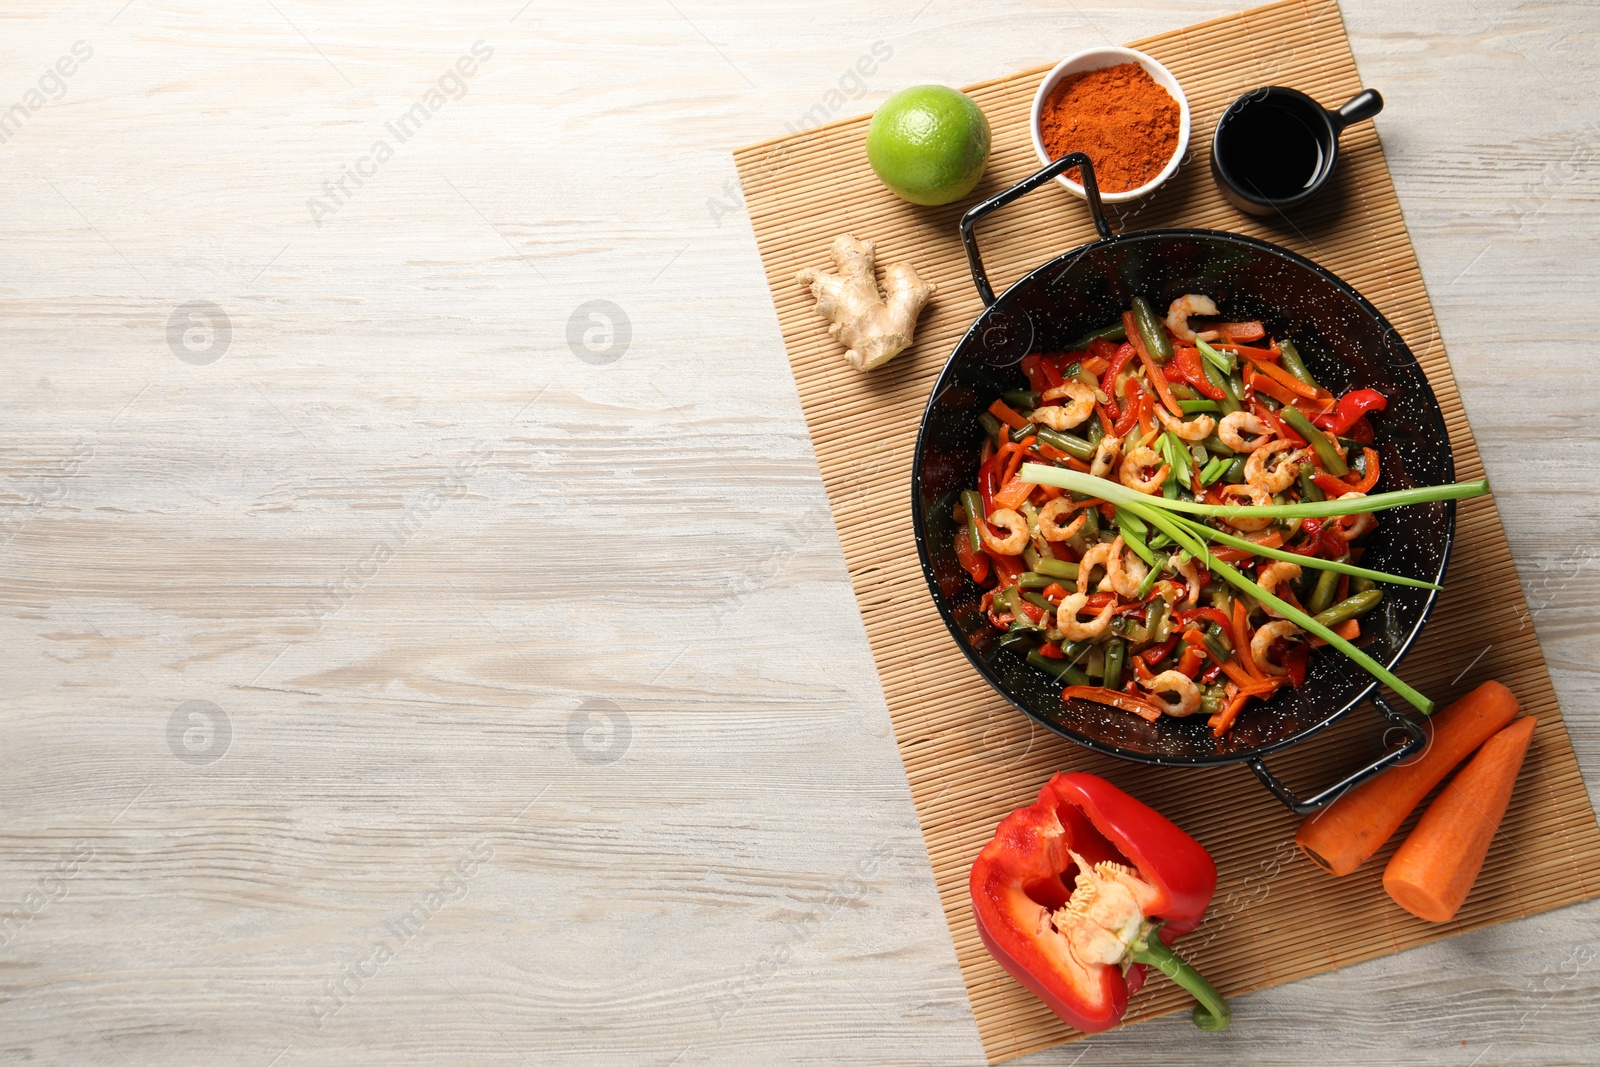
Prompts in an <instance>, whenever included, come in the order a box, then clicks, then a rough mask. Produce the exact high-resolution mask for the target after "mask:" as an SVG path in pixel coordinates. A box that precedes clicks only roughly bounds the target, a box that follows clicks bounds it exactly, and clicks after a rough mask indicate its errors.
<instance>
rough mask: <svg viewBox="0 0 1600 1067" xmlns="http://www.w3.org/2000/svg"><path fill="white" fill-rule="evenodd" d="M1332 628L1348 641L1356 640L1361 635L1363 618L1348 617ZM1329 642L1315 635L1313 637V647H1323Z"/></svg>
mask: <svg viewBox="0 0 1600 1067" xmlns="http://www.w3.org/2000/svg"><path fill="white" fill-rule="evenodd" d="M1331 629H1332V630H1333V632H1334V633H1336V634H1338V635H1339V636H1340V637H1342V638H1344V639H1345V640H1346V641H1354V640H1355V639H1356V638H1358V637H1360V636H1361V620H1360V619H1346V620H1344V622H1341V623H1340V624H1339V625H1338V626H1334V627H1332V628H1331ZM1327 643H1328V642H1326V641H1324V640H1323V639H1322V638H1320V637H1313V638H1312V639H1311V647H1312V648H1322V647H1323V646H1324V645H1326V644H1327Z"/></svg>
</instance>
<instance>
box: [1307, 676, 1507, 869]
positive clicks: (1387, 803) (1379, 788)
mask: <svg viewBox="0 0 1600 1067" xmlns="http://www.w3.org/2000/svg"><path fill="white" fill-rule="evenodd" d="M1516 715H1517V698H1516V696H1514V695H1513V694H1512V692H1511V690H1509V689H1507V688H1506V687H1505V686H1503V685H1501V684H1500V683H1499V682H1484V683H1483V684H1482V685H1480V686H1479V687H1478V688H1476V689H1474V690H1473V691H1472V692H1470V693H1468V694H1467V695H1466V696H1464V697H1462V698H1461V699H1460V700H1457V701H1456V702H1455V703H1454V704H1451V705H1450V706H1449V707H1448V708H1445V709H1444V710H1443V711H1440V712H1436V713H1435V714H1434V716H1433V718H1432V719H1431V720H1429V721H1428V722H1427V723H1425V724H1424V726H1423V729H1425V730H1427V731H1428V747H1427V749H1426V750H1425V751H1424V752H1423V753H1422V755H1421V756H1418V757H1417V758H1415V759H1413V760H1410V761H1408V762H1406V763H1403V764H1401V765H1400V766H1398V767H1395V768H1394V769H1393V770H1390V771H1386V772H1385V773H1383V774H1381V775H1379V776H1378V777H1376V778H1374V779H1372V780H1371V781H1368V782H1364V783H1362V784H1361V785H1358V786H1356V787H1355V788H1354V789H1352V790H1350V791H1349V792H1348V793H1346V794H1344V795H1343V796H1341V797H1340V798H1339V799H1338V800H1335V801H1334V802H1333V803H1332V804H1329V805H1328V806H1327V807H1325V808H1323V809H1322V810H1321V811H1319V812H1317V813H1316V814H1315V815H1312V816H1310V817H1309V818H1307V819H1306V821H1305V822H1303V823H1301V824H1300V829H1299V830H1298V831H1297V832H1296V833H1295V835H1294V843H1295V844H1296V845H1298V846H1300V851H1302V852H1304V853H1305V854H1306V855H1307V856H1309V857H1310V858H1311V860H1312V861H1313V862H1314V863H1317V864H1319V865H1321V866H1322V867H1325V868H1327V869H1328V870H1329V871H1332V872H1333V873H1334V874H1336V875H1339V876H1340V877H1343V876H1344V875H1347V874H1349V873H1350V872H1351V871H1353V870H1355V869H1356V868H1357V867H1359V866H1361V865H1362V864H1363V863H1365V862H1366V861H1367V860H1368V859H1370V858H1371V856H1372V854H1373V853H1374V852H1376V851H1378V849H1380V848H1382V847H1383V843H1384V842H1385V841H1387V840H1389V837H1390V836H1391V835H1392V834H1393V833H1394V832H1395V831H1396V830H1398V829H1399V828H1400V824H1401V823H1402V822H1404V821H1405V818H1406V816H1407V815H1409V814H1410V813H1411V809H1412V808H1414V807H1416V806H1417V804H1418V803H1419V802H1420V801H1421V800H1422V798H1423V797H1425V796H1427V795H1428V793H1429V792H1430V791H1431V790H1432V789H1433V787H1434V786H1436V785H1438V784H1439V783H1440V782H1441V781H1442V780H1443V779H1444V776H1445V775H1447V774H1449V773H1450V770H1451V768H1453V767H1454V766H1455V765H1456V764H1458V763H1460V762H1461V761H1462V760H1463V759H1465V758H1466V757H1467V755H1468V754H1469V753H1470V752H1472V751H1473V750H1474V749H1476V748H1477V747H1478V746H1479V745H1481V744H1483V743H1484V742H1485V741H1487V740H1488V739H1489V738H1490V737H1491V736H1493V735H1494V734H1496V733H1498V732H1499V731H1501V730H1503V729H1505V728H1506V726H1507V725H1509V724H1510V722H1511V720H1512V719H1514V718H1516Z"/></svg>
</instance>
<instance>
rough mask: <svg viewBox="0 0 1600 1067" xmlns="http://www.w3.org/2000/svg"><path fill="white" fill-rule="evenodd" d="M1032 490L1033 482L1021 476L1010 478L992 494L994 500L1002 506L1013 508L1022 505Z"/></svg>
mask: <svg viewBox="0 0 1600 1067" xmlns="http://www.w3.org/2000/svg"><path fill="white" fill-rule="evenodd" d="M1033 490H1034V483H1033V482H1025V481H1023V480H1022V479H1021V478H1012V479H1011V480H1010V481H1008V482H1006V484H1005V485H1004V486H1003V487H1002V488H1001V489H1000V491H999V492H998V493H996V494H995V495H994V502H995V503H996V504H999V505H1000V506H1001V507H1003V508H1011V509H1012V510H1015V509H1017V508H1019V507H1021V506H1022V502H1023V501H1024V500H1026V499H1028V497H1029V495H1030V494H1032V492H1033Z"/></svg>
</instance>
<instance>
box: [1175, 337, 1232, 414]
mask: <svg viewBox="0 0 1600 1067" xmlns="http://www.w3.org/2000/svg"><path fill="white" fill-rule="evenodd" d="M1161 373H1163V374H1165V375H1166V376H1167V381H1169V382H1187V383H1188V384H1190V385H1192V386H1194V388H1195V389H1196V390H1198V391H1199V393H1200V395H1201V396H1203V397H1205V398H1206V399H1208V400H1222V399H1224V398H1225V397H1226V396H1227V395H1228V394H1227V393H1225V392H1223V391H1222V390H1221V389H1219V388H1217V387H1216V386H1215V385H1213V384H1212V383H1211V379H1210V378H1207V377H1206V372H1205V369H1204V368H1203V367H1201V366H1200V350H1199V349H1198V348H1188V347H1185V346H1183V345H1179V346H1177V347H1176V348H1174V349H1173V356H1172V359H1170V360H1168V361H1167V365H1166V366H1165V367H1163V368H1161Z"/></svg>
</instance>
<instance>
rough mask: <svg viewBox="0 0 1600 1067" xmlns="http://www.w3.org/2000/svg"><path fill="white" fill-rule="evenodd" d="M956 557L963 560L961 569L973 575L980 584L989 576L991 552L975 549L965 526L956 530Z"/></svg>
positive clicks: (973, 578)
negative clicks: (976, 550)
mask: <svg viewBox="0 0 1600 1067" xmlns="http://www.w3.org/2000/svg"><path fill="white" fill-rule="evenodd" d="M956 559H958V560H960V561H961V569H962V570H964V571H966V572H967V573H968V574H970V575H972V580H973V581H974V582H977V583H978V584H979V585H982V584H983V581H984V579H985V578H987V577H989V554H988V553H987V552H975V551H973V549H972V539H971V538H970V537H968V536H967V528H966V527H965V526H962V527H961V528H960V529H958V530H956Z"/></svg>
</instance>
